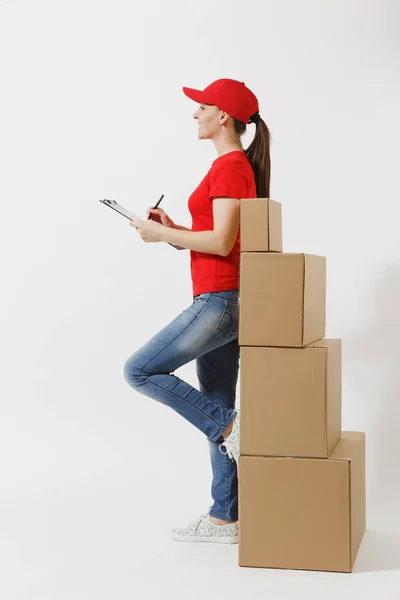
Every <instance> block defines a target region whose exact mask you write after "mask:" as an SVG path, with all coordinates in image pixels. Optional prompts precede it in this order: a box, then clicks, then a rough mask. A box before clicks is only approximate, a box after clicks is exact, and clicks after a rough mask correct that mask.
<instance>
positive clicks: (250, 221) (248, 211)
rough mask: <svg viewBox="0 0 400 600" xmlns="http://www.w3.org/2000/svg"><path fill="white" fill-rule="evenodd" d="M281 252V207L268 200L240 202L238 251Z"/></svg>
mask: <svg viewBox="0 0 400 600" xmlns="http://www.w3.org/2000/svg"><path fill="white" fill-rule="evenodd" d="M257 250H258V251H265V252H282V205H281V204H280V203H279V202H276V201H275V200H271V199H270V198H245V199H243V200H241V201H240V251H241V252H245V251H246V252H247V251H250V252H252V251H257Z"/></svg>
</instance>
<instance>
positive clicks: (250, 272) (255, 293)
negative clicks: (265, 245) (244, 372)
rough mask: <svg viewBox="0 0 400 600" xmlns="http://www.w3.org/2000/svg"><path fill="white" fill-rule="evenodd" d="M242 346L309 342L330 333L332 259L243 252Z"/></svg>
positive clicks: (301, 344)
mask: <svg viewBox="0 0 400 600" xmlns="http://www.w3.org/2000/svg"><path fill="white" fill-rule="evenodd" d="M239 295H240V301H239V336H238V343H239V345H240V346H286V347H303V346H307V345H308V344H311V343H312V342H316V341H317V340H319V339H321V338H323V337H325V306H326V259H325V257H324V256H316V255H314V254H294V253H274V252H241V253H240V270H239Z"/></svg>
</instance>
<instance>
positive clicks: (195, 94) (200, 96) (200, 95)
mask: <svg viewBox="0 0 400 600" xmlns="http://www.w3.org/2000/svg"><path fill="white" fill-rule="evenodd" d="M182 90H183V93H184V94H186V96H187V97H188V98H190V99H191V100H194V101H195V102H205V99H204V92H202V91H201V90H194V89H193V88H188V87H183V88H182Z"/></svg>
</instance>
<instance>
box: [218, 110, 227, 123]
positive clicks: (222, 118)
mask: <svg viewBox="0 0 400 600" xmlns="http://www.w3.org/2000/svg"><path fill="white" fill-rule="evenodd" d="M228 119H229V115H228V113H226V112H224V111H223V110H221V115H220V117H219V123H220V125H223V124H224V123H226V121H227V120H228Z"/></svg>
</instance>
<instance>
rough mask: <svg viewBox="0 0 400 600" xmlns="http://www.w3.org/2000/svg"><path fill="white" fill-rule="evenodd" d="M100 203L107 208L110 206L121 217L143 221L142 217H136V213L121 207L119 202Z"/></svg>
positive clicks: (106, 201)
mask: <svg viewBox="0 0 400 600" xmlns="http://www.w3.org/2000/svg"><path fill="white" fill-rule="evenodd" d="M99 202H102V203H103V204H105V206H109V207H110V208H112V209H113V210H115V211H117V212H118V213H119V214H120V215H123V216H124V217H126V218H127V219H129V220H130V221H132V220H136V219H139V220H140V221H142V220H143V219H141V218H140V217H138V216H137V215H135V213H133V212H131V211H130V210H128V209H127V208H124V207H123V206H121V204H118V202H116V201H115V200H100V201H99Z"/></svg>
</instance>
